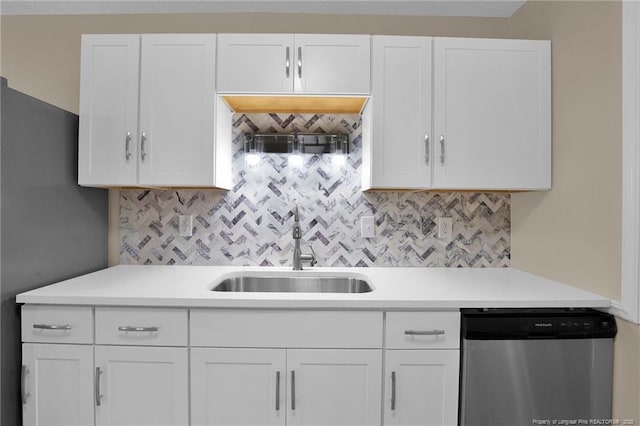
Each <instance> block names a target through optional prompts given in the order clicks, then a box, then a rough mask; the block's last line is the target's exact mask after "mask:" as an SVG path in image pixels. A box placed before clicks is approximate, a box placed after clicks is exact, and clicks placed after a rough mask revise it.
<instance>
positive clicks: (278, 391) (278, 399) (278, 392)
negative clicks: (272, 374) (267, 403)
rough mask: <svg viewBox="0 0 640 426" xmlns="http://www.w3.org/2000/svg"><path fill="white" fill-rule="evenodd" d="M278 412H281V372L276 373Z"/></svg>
mask: <svg viewBox="0 0 640 426" xmlns="http://www.w3.org/2000/svg"><path fill="white" fill-rule="evenodd" d="M276 411H280V372H279V371H276Z"/></svg>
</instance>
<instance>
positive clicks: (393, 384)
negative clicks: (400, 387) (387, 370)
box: [391, 371, 396, 411]
mask: <svg viewBox="0 0 640 426" xmlns="http://www.w3.org/2000/svg"><path fill="white" fill-rule="evenodd" d="M395 409H396V372H395V371H392V372H391V410H392V411H395Z"/></svg>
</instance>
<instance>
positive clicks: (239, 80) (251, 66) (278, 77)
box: [216, 34, 293, 93]
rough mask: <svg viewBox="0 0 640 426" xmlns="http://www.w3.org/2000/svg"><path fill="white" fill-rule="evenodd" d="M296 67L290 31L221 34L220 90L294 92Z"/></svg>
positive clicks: (219, 58) (218, 76)
mask: <svg viewBox="0 0 640 426" xmlns="http://www.w3.org/2000/svg"><path fill="white" fill-rule="evenodd" d="M287 64H288V65H287ZM292 70H293V40H292V36H291V35H289V34H219V35H218V74H217V86H216V87H217V88H218V91H219V92H229V93H279V92H290V91H291V90H292V87H293V71H292Z"/></svg>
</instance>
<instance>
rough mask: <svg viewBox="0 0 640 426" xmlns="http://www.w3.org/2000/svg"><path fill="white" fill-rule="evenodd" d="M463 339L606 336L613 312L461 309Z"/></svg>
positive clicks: (613, 327) (612, 332)
mask: <svg viewBox="0 0 640 426" xmlns="http://www.w3.org/2000/svg"><path fill="white" fill-rule="evenodd" d="M461 313H462V324H461V335H462V338H463V339H466V340H525V339H606V338H613V337H615V335H616V333H617V331H618V329H617V326H616V320H615V317H614V316H613V315H610V314H608V313H606V312H600V311H597V310H594V309H590V308H535V309H461Z"/></svg>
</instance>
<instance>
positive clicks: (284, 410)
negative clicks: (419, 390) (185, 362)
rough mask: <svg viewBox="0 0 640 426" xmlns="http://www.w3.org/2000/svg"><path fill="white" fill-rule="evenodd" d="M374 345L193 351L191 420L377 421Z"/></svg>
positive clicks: (197, 424) (378, 357)
mask: <svg viewBox="0 0 640 426" xmlns="http://www.w3.org/2000/svg"><path fill="white" fill-rule="evenodd" d="M381 369H382V351H381V350H380V349H244V348H241V349H229V348H193V349H192V350H191V423H192V425H194V426H201V425H207V426H214V425H216V426H222V425H245V426H250V425H251V426H253V425H285V424H286V425H293V426H297V425H300V426H302V425H305V426H307V425H350V426H357V425H362V426H369V425H379V424H380V395H381V391H382V385H381V378H380V371H381Z"/></svg>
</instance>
